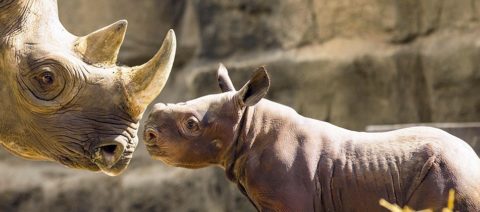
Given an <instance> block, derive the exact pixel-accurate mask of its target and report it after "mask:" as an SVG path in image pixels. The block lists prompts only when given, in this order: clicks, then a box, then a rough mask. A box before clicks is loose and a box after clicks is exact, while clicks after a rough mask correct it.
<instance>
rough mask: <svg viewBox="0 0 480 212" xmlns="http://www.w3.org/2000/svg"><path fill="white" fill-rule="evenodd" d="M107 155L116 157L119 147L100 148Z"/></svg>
mask: <svg viewBox="0 0 480 212" xmlns="http://www.w3.org/2000/svg"><path fill="white" fill-rule="evenodd" d="M100 148H101V149H102V151H104V152H105V154H112V155H115V150H116V149H117V145H107V146H102V147H100Z"/></svg>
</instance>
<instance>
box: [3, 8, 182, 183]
mask: <svg viewBox="0 0 480 212" xmlns="http://www.w3.org/2000/svg"><path fill="white" fill-rule="evenodd" d="M126 27H127V22H126V21H125V20H121V21H118V22H116V23H113V24H111V25H109V26H107V27H104V28H102V29H99V30H97V31H95V32H92V33H90V34H88V35H85V36H81V37H78V36H75V35H72V34H70V33H69V32H68V31H67V30H66V29H65V28H64V27H63V26H62V25H61V23H60V21H59V19H58V13H57V1H56V0H0V146H3V147H4V148H5V149H7V150H8V151H10V152H11V153H13V154H15V155H18V156H20V157H23V158H27V159H32V160H50V161H56V162H59V163H61V164H64V165H66V166H68V167H70V168H78V169H86V170H91V171H98V170H101V171H103V172H104V173H106V174H108V175H118V174H120V173H121V172H122V171H123V170H125V168H126V167H127V165H128V164H129V162H130V159H131V158H132V154H133V151H134V150H135V148H136V146H137V143H138V138H137V136H136V134H137V129H138V122H139V120H140V119H141V117H142V115H143V112H144V111H145V109H146V107H147V105H148V104H149V103H150V102H152V101H153V99H154V98H155V97H156V96H157V95H158V94H159V93H160V91H161V90H162V88H163V86H164V84H165V82H166V80H167V79H168V76H169V74H170V70H171V68H172V64H173V60H174V56H175V49H176V41H175V34H174V33H173V31H170V32H169V33H168V34H167V36H166V38H165V40H164V43H163V45H162V47H161V48H160V50H159V51H158V53H157V54H156V55H155V56H154V57H153V58H152V59H151V60H150V61H148V62H147V63H145V64H143V65H140V66H136V67H125V66H117V64H116V62H117V61H116V60H117V54H118V51H119V49H120V46H121V44H122V42H123V38H124V36H125V32H126Z"/></svg>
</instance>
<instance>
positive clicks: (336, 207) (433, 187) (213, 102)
mask: <svg viewBox="0 0 480 212" xmlns="http://www.w3.org/2000/svg"><path fill="white" fill-rule="evenodd" d="M219 83H220V87H221V88H222V90H223V91H224V93H221V94H214V95H208V96H204V97H201V98H198V99H194V100H191V101H188V102H186V103H179V104H169V105H164V104H157V105H155V107H154V109H153V110H152V113H151V114H150V116H149V119H148V122H147V125H146V131H145V142H146V145H147V148H148V151H149V153H150V154H151V156H152V157H153V158H155V159H158V160H161V161H163V162H165V163H167V164H170V165H173V166H179V167H186V168H200V167H205V166H208V165H219V166H221V167H223V168H225V171H226V173H227V176H228V177H229V179H230V180H231V181H233V182H236V183H238V185H239V188H240V189H242V190H243V189H244V191H245V193H246V194H247V196H248V197H249V198H250V200H251V201H252V202H253V203H254V204H255V206H256V207H257V208H258V209H259V210H260V211H385V209H384V208H381V206H380V205H379V204H378V202H379V200H380V199H381V198H384V199H386V200H387V201H389V202H391V203H397V204H398V205H400V206H404V205H408V206H410V207H411V208H414V209H426V208H433V209H436V210H439V209H440V208H442V207H446V203H447V199H448V191H449V189H455V191H456V199H455V209H456V210H460V211H480V159H479V158H478V156H477V155H476V154H475V153H474V151H473V150H472V148H471V147H470V146H468V145H467V144H466V143H465V142H464V141H462V140H460V139H458V138H456V137H454V136H452V135H450V134H448V133H446V132H444V131H442V130H439V129H435V128H429V127H412V128H406V129H401V130H396V131H391V132H385V133H364V132H355V131H350V130H346V129H343V128H340V127H337V126H334V125H332V124H329V123H326V122H322V121H318V120H313V119H310V118H306V117H303V116H301V115H299V114H297V113H296V112H295V111H294V110H293V109H291V108H289V107H286V106H284V105H280V104H277V103H274V102H271V101H268V100H261V98H262V97H264V95H265V94H266V92H267V89H268V87H269V79H268V75H267V74H266V72H265V70H264V69H263V68H260V69H259V70H258V71H257V72H256V73H255V74H254V75H253V77H252V78H251V80H250V81H249V82H248V83H247V84H246V85H245V86H243V88H242V89H240V90H239V91H238V92H237V91H235V89H234V88H233V86H232V83H231V81H230V79H229V77H228V74H227V71H226V69H224V67H220V69H219Z"/></svg>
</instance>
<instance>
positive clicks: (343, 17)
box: [0, 0, 480, 211]
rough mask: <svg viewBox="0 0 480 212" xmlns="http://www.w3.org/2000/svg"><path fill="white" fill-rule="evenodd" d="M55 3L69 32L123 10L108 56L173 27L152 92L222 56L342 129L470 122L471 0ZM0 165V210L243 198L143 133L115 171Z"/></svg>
mask: <svg viewBox="0 0 480 212" xmlns="http://www.w3.org/2000/svg"><path fill="white" fill-rule="evenodd" d="M59 10H60V17H61V20H62V22H63V23H64V25H65V27H66V28H67V29H68V30H69V31H71V32H72V33H74V34H76V35H85V34H87V33H89V32H91V31H94V30H95V29H98V28H100V27H102V26H105V25H108V24H110V23H113V22H114V21H116V20H119V19H127V20H128V21H129V25H128V28H129V29H128V32H127V36H126V40H125V43H124V45H123V47H122V49H121V53H120V56H119V61H120V62H121V63H123V64H128V65H138V64H141V63H143V62H145V61H146V60H148V59H149V58H150V57H151V56H152V55H153V54H154V53H155V52H156V50H157V49H158V48H159V47H160V45H161V42H162V40H163V38H164V36H165V34H166V31H167V30H168V29H170V28H173V29H175V32H176V34H177V39H178V49H177V56H176V61H175V67H174V69H173V71H172V75H171V78H170V80H169V82H168V84H167V86H166V88H165V89H164V91H163V93H162V94H161V96H160V97H159V98H158V101H162V102H178V101H184V100H187V99H190V98H194V97H198V96H200V95H204V94H207V93H212V92H219V89H218V88H217V84H216V78H215V71H216V68H217V66H218V63H220V62H222V63H224V64H225V65H226V66H227V68H228V69H229V70H230V76H231V77H232V79H233V80H234V84H235V85H236V86H237V87H240V86H241V85H243V83H244V82H245V81H246V80H247V79H248V77H249V76H250V74H251V73H252V71H253V70H254V69H255V68H256V67H258V66H260V65H266V67H267V69H268V70H269V73H270V75H271V78H272V87H271V90H270V92H269V94H268V98H270V99H272V100H275V101H278V102H280V103H283V104H286V105H289V106H291V107H293V108H295V109H296V110H297V111H298V112H299V113H301V114H303V115H306V116H310V117H313V118H316V119H321V120H325V121H329V122H331V123H333V124H336V125H339V126H342V127H345V128H349V129H354V130H365V128H366V126H368V125H379V124H382V125H384V124H400V123H429V122H475V121H480V38H479V36H478V35H479V33H480V28H479V18H480V0H456V1H445V0H422V1H418V0H390V1H386V0H283V1H274V0H231V1H222V0H142V1H131V0H60V1H59ZM467 141H468V142H470V143H471V144H472V145H473V146H475V147H476V148H478V149H480V148H479V147H478V145H479V144H477V141H479V139H473V140H467ZM0 172H1V175H0V211H252V210H254V209H253V208H252V207H251V206H250V204H249V203H248V201H247V200H246V199H245V198H244V197H243V196H242V195H241V194H239V192H238V191H237V190H236V188H235V186H234V185H233V184H231V183H229V182H227V181H226V179H225V176H224V173H223V171H222V170H221V169H220V168H207V169H200V170H186V169H181V168H171V167H166V166H165V165H163V164H162V163H161V162H157V161H151V160H150V159H149V157H148V155H147V153H146V151H145V149H144V148H143V144H142V143H140V144H139V149H138V151H137V152H136V153H135V157H134V160H133V161H132V164H131V166H130V168H129V169H128V170H127V171H126V172H125V173H124V174H123V175H122V176H119V177H106V176H103V175H102V174H98V173H89V172H86V171H77V170H70V169H66V168H64V167H61V166H60V165H57V164H52V163H46V162H45V163H44V162H30V161H26V160H23V159H18V158H15V157H13V156H11V155H9V154H8V153H6V152H4V150H0Z"/></svg>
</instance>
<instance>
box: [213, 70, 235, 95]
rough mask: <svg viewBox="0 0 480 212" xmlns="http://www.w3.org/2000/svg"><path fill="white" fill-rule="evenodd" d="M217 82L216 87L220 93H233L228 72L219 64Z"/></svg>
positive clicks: (233, 89) (233, 88)
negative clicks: (218, 87)
mask: <svg viewBox="0 0 480 212" xmlns="http://www.w3.org/2000/svg"><path fill="white" fill-rule="evenodd" d="M217 80H218V86H220V89H221V90H222V92H228V91H235V87H233V83H232V80H231V79H230V76H228V70H227V68H225V66H224V65H223V64H221V63H220V66H219V67H218V71H217Z"/></svg>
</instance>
